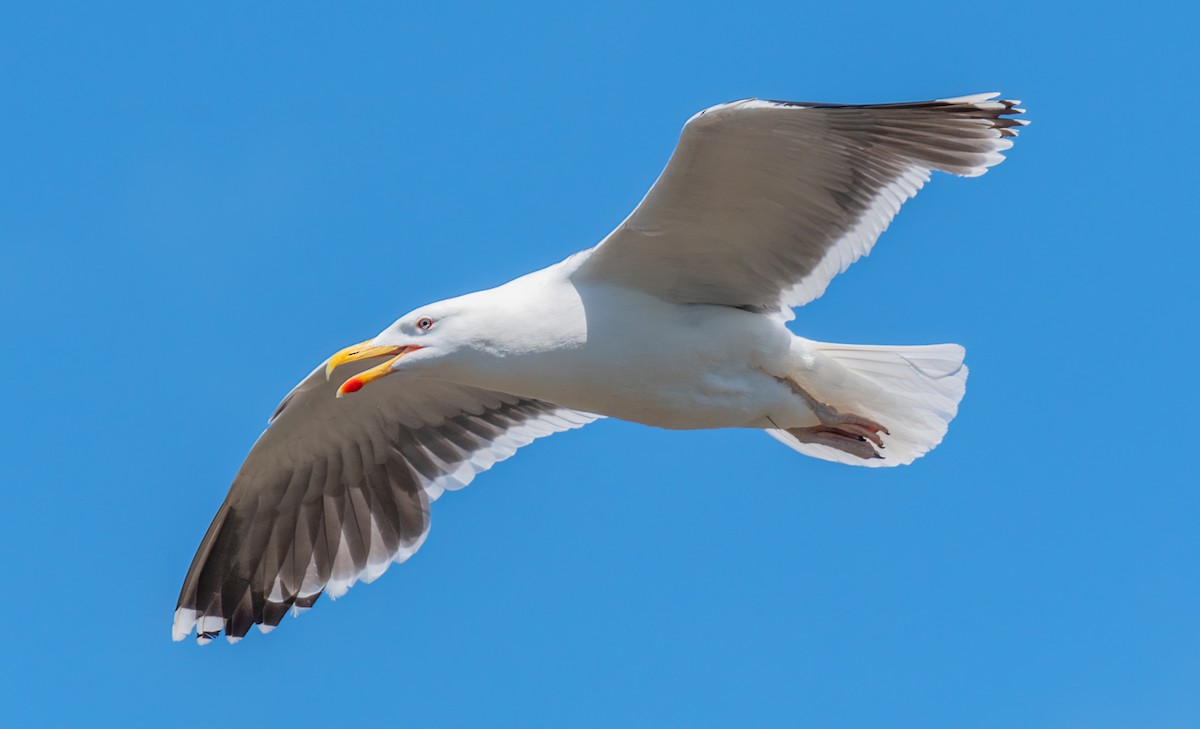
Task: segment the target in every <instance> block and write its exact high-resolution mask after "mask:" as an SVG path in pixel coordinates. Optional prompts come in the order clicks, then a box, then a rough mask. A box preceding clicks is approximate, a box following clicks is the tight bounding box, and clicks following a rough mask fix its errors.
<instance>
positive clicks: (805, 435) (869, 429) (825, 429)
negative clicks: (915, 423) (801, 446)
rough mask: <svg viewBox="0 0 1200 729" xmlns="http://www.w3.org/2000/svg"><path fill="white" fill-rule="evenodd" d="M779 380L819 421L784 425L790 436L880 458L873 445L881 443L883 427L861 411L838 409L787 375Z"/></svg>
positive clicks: (868, 456) (802, 440)
mask: <svg viewBox="0 0 1200 729" xmlns="http://www.w3.org/2000/svg"><path fill="white" fill-rule="evenodd" d="M779 380H780V381H781V382H783V383H784V384H785V385H787V386H788V389H790V390H791V391H792V392H794V393H796V394H797V395H799V396H800V397H802V398H803V399H804V401H805V402H806V403H807V404H808V407H809V408H810V409H811V410H812V411H813V413H815V414H816V416H817V419H818V420H820V421H821V424H820V425H814V426H812V427H810V428H788V431H787V432H789V433H791V434H792V436H793V437H795V438H796V439H797V440H799V441H800V442H801V443H817V444H820V445H826V446H829V447H831V448H837V449H838V450H840V451H844V452H846V453H849V454H850V455H852V456H858V457H859V458H883V456H881V455H879V451H877V450H875V447H876V446H878V447H879V448H883V447H884V445H883V438H882V436H880V433H883V434H885V435H886V434H887V433H888V429H887V428H885V427H884V426H883V425H880V424H879V423H876V422H875V421H874V420H871V419H870V418H864V417H862V416H861V415H854V414H852V413H839V412H838V411H837V408H835V407H833V406H832V405H829V404H827V403H823V402H821V401H820V400H818V399H816V398H815V397H813V396H812V395H810V394H809V393H808V391H807V390H805V389H804V388H803V387H801V386H800V384H799V383H797V382H796V381H795V380H793V379H791V378H789V377H781V378H779Z"/></svg>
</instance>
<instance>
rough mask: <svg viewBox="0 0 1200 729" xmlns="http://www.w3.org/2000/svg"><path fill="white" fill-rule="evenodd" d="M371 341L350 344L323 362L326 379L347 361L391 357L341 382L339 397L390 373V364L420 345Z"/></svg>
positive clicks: (391, 370)
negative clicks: (390, 345) (384, 345)
mask: <svg viewBox="0 0 1200 729" xmlns="http://www.w3.org/2000/svg"><path fill="white" fill-rule="evenodd" d="M373 341H375V340H373V339H368V340H367V341H365V342H359V343H358V344H352V345H350V346H349V347H346V348H345V349H343V350H342V351H340V352H338V353H337V354H335V355H333V356H332V357H330V358H329V362H327V363H326V364H325V379H327V380H328V379H329V377H330V375H332V374H333V371H334V370H335V369H337V368H338V367H340V366H342V365H344V364H346V363H347V362H357V361H359V360H363V359H370V358H371V357H389V356H390V357H391V359H389V360H388V361H386V362H384V363H383V364H381V365H376V366H375V367H372V368H371V369H369V370H364V371H362V372H360V373H358V374H357V375H355V376H353V377H351V378H350V379H348V380H346V381H345V382H343V383H342V386H341V387H339V388H338V391H337V396H338V397H341V396H342V395H345V394H346V393H348V392H358V391H359V390H361V389H363V386H364V385H366V384H367V383H370V382H374V381H375V380H378V379H379V378H380V377H383V376H384V375H390V374H391V373H392V372H394V371H395V370H393V369H392V365H393V364H395V363H396V361H397V360H399V359H400V358H401V357H403V356H404V355H406V354H408V353H409V352H415V351H416V350H418V349H421V347H419V346H416V345H407V346H403V347H375V346H372V345H371V343H372V342H373Z"/></svg>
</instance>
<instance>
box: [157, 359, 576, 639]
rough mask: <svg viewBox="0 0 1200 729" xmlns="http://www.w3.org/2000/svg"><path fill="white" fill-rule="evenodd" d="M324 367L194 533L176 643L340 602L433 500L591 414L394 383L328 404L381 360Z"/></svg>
mask: <svg viewBox="0 0 1200 729" xmlns="http://www.w3.org/2000/svg"><path fill="white" fill-rule="evenodd" d="M380 361H381V359H380V358H373V359H364V360H361V361H358V362H353V363H349V364H346V365H343V366H342V367H339V368H338V370H337V375H338V376H337V377H336V378H335V379H334V380H333V381H326V378H325V373H324V365H322V366H321V367H318V368H317V369H316V370H315V371H313V373H312V374H311V375H309V376H308V377H307V378H305V379H304V381H303V382H301V383H300V384H299V385H297V386H296V389H294V390H293V391H292V392H291V394H289V395H288V396H287V397H286V398H285V399H284V401H283V403H281V404H280V406H279V408H278V409H277V410H276V412H275V415H274V416H273V417H272V419H271V425H270V426H269V427H268V428H267V430H266V431H265V432H264V433H263V434H262V436H261V437H260V438H259V439H258V442H257V443H255V444H254V448H253V449H251V451H250V455H249V456H247V458H246V462H245V463H244V464H243V465H242V468H241V470H240V472H239V473H238V475H237V477H236V478H235V479H234V482H233V486H232V487H231V488H230V490H229V495H228V496H227V497H226V498H225V503H224V504H222V505H221V508H220V510H219V511H218V512H217V515H216V517H215V518H214V519H213V522H212V525H211V526H210V527H209V528H208V532H207V533H206V534H205V535H204V539H203V541H202V542H201V543H200V548H199V549H198V550H197V552H196V557H195V559H194V560H193V561H192V566H191V568H190V569H189V570H188V573H187V577H186V578H185V580H184V583H183V589H182V591H181V592H180V595H179V603H178V606H177V608H176V610H175V623H174V628H173V631H172V632H173V636H174V638H175V639H176V640H182V639H183V638H184V637H186V636H187V635H188V634H189V633H191V631H192V630H193V629H195V631H196V637H197V639H198V640H199V641H200V642H202V643H206V642H208V641H209V640H211V639H212V638H213V637H215V636H216V635H217V634H219V633H220V632H221V631H224V632H225V633H226V634H227V635H228V636H229V638H230V640H236V639H239V638H241V637H242V636H244V635H245V634H246V632H247V631H248V630H249V628H250V626H251V625H254V624H258V625H259V626H260V628H262V629H263V630H264V632H265V631H266V630H269V629H270V628H271V627H273V626H275V625H278V624H279V621H280V620H281V619H282V618H283V616H284V615H285V614H287V612H288V610H289V609H291V608H307V607H310V606H312V604H313V603H314V602H316V600H317V598H318V597H320V596H321V595H322V594H323V593H326V592H327V593H329V594H330V596H331V597H338V596H340V595H341V594H343V593H345V592H346V590H348V589H349V588H350V587H351V586H352V585H353V584H354V583H355V582H357V581H358V580H360V579H362V580H365V581H367V582H370V581H371V580H373V579H375V578H376V577H378V576H379V575H380V574H382V573H383V571H384V570H386V569H387V568H388V565H390V564H391V563H393V562H403V561H404V560H406V559H407V558H408V557H409V556H411V555H412V554H413V553H414V552H415V551H416V550H417V548H418V547H420V546H421V543H422V542H423V541H424V540H425V536H426V534H427V533H428V531H429V504H430V502H431V501H433V500H435V499H437V498H438V496H440V495H441V493H442V492H443V491H444V490H453V489H458V488H462V487H463V486H465V485H467V484H468V483H470V482H471V480H472V479H473V478H474V477H475V475H476V474H478V473H480V472H482V471H485V470H487V469H488V468H490V467H491V466H492V464H494V463H496V462H498V461H502V460H504V459H505V458H508V457H509V456H511V455H512V454H513V453H515V452H516V450H517V449H518V448H520V447H521V446H523V445H525V444H527V443H529V442H531V441H532V440H534V439H535V438H540V437H542V436H545V435H550V434H551V433H556V432H559V431H563V430H567V429H570V428H578V427H580V426H582V425H585V424H587V423H590V422H591V421H593V420H595V419H596V416H594V415H590V414H587V413H581V412H577V411H574V410H567V409H565V408H560V407H558V406H556V405H553V404H551V403H547V402H543V401H541V400H531V399H525V398H519V397H516V396H514V395H509V394H506V393H502V392H495V391H491V390H482V389H479V388H472V387H465V386H462V385H457V384H454V383H448V382H442V381H438V380H427V379H424V378H410V377H405V376H402V375H394V376H392V377H387V378H384V379H381V380H380V381H378V382H376V383H375V384H373V385H372V386H371V388H370V390H368V391H367V392H364V393H360V394H357V395H355V396H353V397H344V398H337V397H335V393H336V391H337V388H338V386H339V385H340V384H341V383H342V382H344V381H345V380H346V379H347V378H348V377H349V376H353V375H355V374H358V373H359V372H361V371H363V370H365V369H367V368H368V367H371V366H374V365H376V364H379V362H380Z"/></svg>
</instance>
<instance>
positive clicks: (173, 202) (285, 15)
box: [0, 2, 1200, 727]
mask: <svg viewBox="0 0 1200 729" xmlns="http://www.w3.org/2000/svg"><path fill="white" fill-rule="evenodd" d="M102 5H103V7H102ZM165 5H166V4H160V3H143V4H135V3H123V4H121V3H113V4H107V3H106V4H98V3H97V4H93V3H78V4H64V3H38V4H36V8H35V5H34V4H26V5H24V6H22V7H17V6H13V7H9V8H8V9H6V10H5V12H4V19H3V22H2V23H0V89H2V94H3V109H4V111H3V114H2V115H0V133H2V135H3V139H4V143H3V144H2V145H0V179H2V180H3V189H4V194H3V195H0V335H2V336H3V341H5V342H7V343H8V345H7V350H6V355H7V356H5V357H4V358H3V365H0V366H3V367H4V368H5V371H6V375H7V379H8V381H9V383H10V384H9V387H8V395H7V397H6V400H7V405H6V408H5V412H6V413H7V414H8V417H6V418H4V419H3V421H2V422H0V430H2V432H0V442H2V443H3V446H2V448H3V451H2V452H3V461H2V462H0V468H2V469H3V470H2V474H3V476H2V478H3V484H4V486H5V487H6V488H5V496H6V514H7V515H8V517H9V519H8V524H7V525H6V528H5V529H4V530H3V531H2V532H0V534H2V536H0V540H2V541H0V546H2V547H3V553H4V554H5V555H6V556H7V558H8V565H9V568H8V584H9V587H8V595H7V599H5V600H4V601H3V606H2V607H0V617H2V618H3V622H4V625H5V626H7V630H6V631H5V637H4V644H3V649H2V655H3V657H4V660H3V662H2V663H3V666H4V669H3V670H4V671H5V672H6V673H7V674H8V675H7V676H5V677H4V679H3V681H0V698H2V701H0V704H2V705H3V706H4V707H5V708H4V709H3V712H4V714H5V716H6V719H8V720H14V721H15V723H13V725H14V726H16V725H18V724H20V725H30V723H33V724H42V725H51V724H58V725H68V724H82V723H84V722H90V723H99V724H105V723H116V722H118V721H120V722H122V723H124V724H126V725H130V724H146V725H149V724H153V725H162V722H168V721H169V722H170V723H171V724H173V725H175V726H199V725H204V726H212V725H213V722H214V721H219V722H222V723H225V724H226V725H231V726H232V725H241V724H245V725H249V724H259V725H261V724H264V723H265V722H273V723H278V722H307V721H314V722H316V724H317V725H320V724H326V723H329V722H332V721H337V722H360V721H376V722H383V721H386V722H388V723H389V724H390V725H398V726H412V727H429V726H437V727H480V726H555V727H561V726H582V727H587V726H614V725H623V726H664V725H667V726H731V725H733V726H736V725H754V726H821V727H880V726H888V727H910V726H911V727H966V726H969V727H1014V726H1037V727H1078V726H1088V727H1127V726H1135V725H1136V726H1155V727H1183V726H1195V725H1197V724H1198V723H1200V694H1198V693H1197V691H1196V686H1197V685H1198V682H1200V629H1198V627H1197V626H1198V624H1200V622H1198V621H1197V613H1198V611H1200V580H1198V578H1200V570H1198V569H1197V556H1198V554H1200V549H1198V548H1200V538H1198V536H1197V530H1196V524H1197V517H1198V516H1200V514H1198V511H1200V509H1198V507H1200V496H1198V494H1197V489H1196V485H1195V477H1194V476H1190V477H1189V474H1188V471H1189V470H1190V469H1191V468H1192V466H1193V461H1194V460H1195V454H1196V452H1197V450H1196V439H1197V436H1198V435H1200V433H1198V430H1200V429H1198V427H1197V419H1196V406H1197V404H1198V403H1197V397H1196V385H1195V382H1194V380H1195V367H1196V361H1197V354H1198V352H1197V347H1196V344H1195V341H1194V337H1195V332H1196V324H1195V315H1196V304H1195V301H1196V295H1195V290H1194V288H1191V287H1192V286H1194V284H1193V283H1192V279H1193V278H1194V276H1195V271H1196V270H1197V264H1198V263H1200V257H1198V256H1197V248H1196V234H1195V223H1194V210H1195V199H1194V198H1195V190H1196V183H1195V178H1194V174H1195V173H1194V170H1195V168H1196V162H1197V154H1196V145H1195V142H1194V141H1193V140H1192V138H1191V137H1192V134H1193V126H1194V119H1195V118H1196V116H1197V112H1198V111H1200V110H1198V109H1197V103H1196V97H1195V94H1194V92H1193V91H1192V90H1191V89H1190V88H1189V84H1191V83H1192V76H1194V71H1195V68H1196V57H1195V51H1194V50H1190V51H1189V50H1185V49H1186V48H1188V47H1193V48H1194V45H1193V42H1194V39H1192V38H1191V37H1190V28H1191V27H1192V26H1193V25H1194V22H1195V20H1196V18H1195V15H1194V10H1191V9H1187V8H1185V6H1184V5H1183V4H1182V3H1180V4H1178V5H1175V6H1173V7H1172V6H1170V5H1167V4H1159V3H1153V2H1150V3H1138V4H1136V5H1117V4H1104V3H1099V4H1092V5H1090V6H1088V8H1087V9H1086V10H1083V9H1082V8H1080V9H1074V7H1073V6H1071V5H1070V4H1066V3H1063V4H1052V3H1051V4H1047V3H1042V2H1036V3H1034V2H1029V3H1025V2H1011V3H1005V4H1003V5H1001V6H997V5H995V4H986V3H984V4H980V3H948V4H945V5H938V4H925V3H915V4H914V3H823V4H807V3H769V2H739V3H728V4H727V5H721V4H714V3H674V4H672V3H604V4H596V5H593V6H579V5H574V4H564V3H524V4H520V5H511V4H507V5H504V6H494V7H481V6H474V5H470V4H462V3H454V2H445V3H436V4H420V5H419V6H415V7H405V6H404V5H402V4H400V3H360V4H355V5H353V6H352V7H351V6H345V7H339V8H334V9H330V8H328V7H318V6H317V5H315V4H311V5H310V4H297V3H258V4H255V7H254V8H252V9H248V8H245V7H238V6H236V5H233V4H230V5H225V4H221V3H192V4H182V3H173V4H170V5H171V7H165ZM405 5H410V4H405ZM989 90H998V91H1003V92H1004V93H1005V94H1006V95H1008V96H1015V97H1017V98H1021V99H1023V100H1024V101H1025V105H1026V106H1027V108H1028V109H1029V117H1030V118H1031V119H1032V120H1033V124H1032V126H1030V127H1029V128H1028V130H1026V132H1025V133H1024V134H1023V136H1022V137H1021V139H1020V140H1019V142H1018V144H1017V146H1016V148H1015V149H1014V150H1013V151H1012V153H1011V155H1010V159H1009V161H1008V162H1006V163H1005V164H1004V165H1002V166H1001V167H999V168H997V169H995V170H993V171H992V172H991V173H989V174H988V175H987V176H986V177H983V178H981V179H978V180H957V179H953V178H950V177H945V176H941V177H938V178H935V179H934V181H933V183H932V184H931V185H929V186H928V187H927V188H926V190H925V191H924V192H923V193H922V194H921V195H920V196H919V197H918V198H917V199H916V200H915V201H914V202H912V203H910V204H909V205H908V206H906V208H905V209H904V211H903V212H902V213H901V215H900V216H899V217H898V218H897V220H896V222H895V223H894V224H893V226H892V229H891V230H890V231H889V232H888V233H887V234H886V235H885V236H884V238H883V239H882V240H881V242H880V244H879V245H878V246H877V247H876V249H875V252H874V253H873V254H872V256H871V257H870V258H869V259H866V260H864V261H862V262H860V263H859V264H858V265H856V266H855V267H854V268H852V269H851V270H850V271H849V272H848V273H847V274H845V275H844V276H842V277H840V278H839V279H838V280H836V281H835V282H834V283H833V285H832V286H831V287H830V289H829V291H828V293H827V294H826V295H825V297H824V298H822V299H821V300H819V301H817V302H816V303H814V304H812V305H810V306H809V307H807V308H805V309H803V310H802V311H801V312H800V313H799V317H798V318H797V320H796V322H795V323H794V328H795V330H796V331H797V332H799V333H802V334H804V335H805V336H808V337H811V338H814V339H824V340H830V341H846V342H872V343H909V344H917V343H928V342H940V341H957V342H961V343H962V344H964V345H965V346H966V347H967V351H968V362H969V364H970V365H971V367H972V374H971V380H970V383H969V386H968V391H967V396H966V399H965V401H964V403H963V408H962V410H961V413H960V415H959V417H958V419H957V420H956V421H955V422H954V424H953V426H952V427H951V430H950V433H949V436H948V437H947V439H946V441H945V442H944V443H943V444H942V446H941V447H940V448H939V449H938V450H937V451H935V452H934V453H933V454H932V455H930V456H929V457H927V458H925V459H923V460H921V461H919V462H918V463H917V464H916V465H914V466H911V467H908V468H902V469H895V470H889V471H878V470H869V469H853V468H848V467H842V466H836V465H833V464H827V463H823V462H818V461H815V460H811V459H806V458H804V457H802V456H800V455H798V454H796V453H793V452H791V451H790V450H788V449H786V448H784V447H782V446H780V445H779V444H778V443H776V442H774V441H773V440H771V439H769V438H767V437H766V436H764V435H762V434H759V433H754V432H729V431H723V432H698V433H676V432H665V431H658V430H652V429H648V428H644V427H640V426H634V425H629V424H624V423H619V422H612V421H606V422H602V423H599V424H596V425H593V426H589V427H588V428H585V429H583V430H581V431H578V432H572V433H567V434H563V435H560V436H556V437H554V438H552V439H548V440H546V441H541V442H538V443H536V444H534V445H532V446H530V447H529V448H528V449H527V450H525V451H523V452H522V453H521V454H520V455H519V456H518V457H516V458H514V459H513V460H511V461H509V462H506V463H504V464H502V465H500V466H498V467H497V468H496V469H495V470H494V471H492V472H490V473H488V474H486V475H485V476H484V477H482V478H480V479H479V480H478V481H477V482H476V483H475V484H474V485H472V486H471V487H470V489H468V490H467V491H465V492H461V493H456V494H450V495H448V496H447V497H446V498H443V499H442V500H441V501H439V502H438V503H437V504H436V507H435V510H434V526H433V530H432V534H431V536H430V539H429V541H428V543H427V544H426V545H425V547H424V548H423V549H422V551H421V552H420V553H419V554H418V555H417V556H416V557H415V558H414V559H412V560H411V561H410V562H408V563H407V564H405V565H403V566H402V567H399V568H394V569H393V570H391V571H390V572H389V573H388V574H387V575H386V576H385V577H384V578H382V579H381V580H379V581H378V582H376V583H375V584H372V585H369V586H359V587H357V588H355V589H354V590H353V591H352V592H351V593H350V594H349V595H348V596H347V597H346V598H344V599H342V600H339V601H338V602H337V603H336V604H332V603H328V602H325V601H322V603H321V604H319V605H318V608H317V609H315V610H313V611H311V612H309V613H307V614H305V615H304V616H302V617H300V618H299V619H290V618H289V619H288V620H287V622H286V623H285V624H284V625H283V626H282V627H281V629H280V630H278V631H276V632H274V633H272V634H271V635H270V636H265V637H264V636H260V635H257V634H254V635H251V636H250V638H249V639H247V640H246V641H244V642H242V643H240V644H239V645H237V646H233V647H231V646H228V645H226V644H225V643H224V642H223V641H222V642H220V643H219V644H214V645H212V646H209V647H207V648H204V649H201V648H198V647H197V646H195V645H194V644H192V643H190V642H188V643H184V644H175V643H172V642H171V641H170V635H169V624H170V618H171V613H172V609H173V607H174V601H175V598H176V595H177V594H178V589H179V585H180V582H181V580H182V578H183V575H184V571H185V570H186V568H187V565H188V563H189V561H190V560H191V557H192V553H193V551H194V549H195V547H196V545H197V543H198V542H199V539H200V537H201V535H202V534H203V532H204V529H205V528H206V526H207V525H208V522H209V520H210V518H211V517H212V514H213V513H214V511H215V509H216V508H217V506H218V505H219V504H220V502H221V500H222V498H223V497H224V494H225V491H226V489H227V487H228V484H229V481H230V479H231V478H232V476H233V475H234V473H235V472H236V470H237V468H238V466H239V464H240V463H241V459H242V458H243V456H244V455H245V453H246V451H247V449H248V448H249V446H250V445H251V443H252V442H253V441H254V438H255V437H256V436H257V434H258V433H259V431H260V430H261V429H262V427H263V425H264V423H265V419H266V417H267V415H269V414H270V412H271V411H272V409H273V408H274V406H275V404H276V403H277V401H278V400H279V399H280V397H281V396H282V395H283V394H284V393H286V392H287V390H288V389H289V388H290V387H291V386H292V384H293V383H294V382H295V381H297V380H298V379H299V378H301V377H302V376H303V375H305V374H306V373H307V372H308V371H309V370H310V369H311V367H312V366H313V365H314V364H315V363H316V362H318V361H320V360H321V359H322V358H323V357H325V356H327V355H328V354H329V353H331V352H333V351H335V350H336V349H338V348H340V347H342V346H344V345H345V344H348V343H350V342H354V341H358V340H360V339H363V338H364V337H366V336H369V335H372V334H374V333H376V332H377V331H378V330H380V329H381V328H382V327H384V326H385V325H387V324H388V323H389V322H391V320H392V319H393V318H394V317H395V316H397V315H399V314H401V313H403V312H406V311H408V310H409V309H411V308H412V307H414V306H416V305H419V304H421V303H425V302H428V301H432V300H435V299H439V298H444V297H447V296H451V295H455V294H459V293H463V292H466V291H471V290H475V289H478V288H482V287H486V286H491V285H495V284H498V283H501V282H503V281H505V280H508V279H509V278H512V277H514V276H516V275H519V274H521V273H524V272H526V271H528V270H531V269H533V268H536V267H540V266H543V265H547V264H549V263H552V262H554V261H556V260H559V259H561V258H563V257H565V256H566V255H568V254H569V253H571V252H574V251H576V250H578V249H581V248H583V247H586V246H590V245H592V244H593V243H594V242H596V241H597V240H599V239H600V238H601V237H602V236H603V235H604V234H605V233H606V232H607V231H608V230H609V229H610V228H611V227H612V226H614V225H615V224H616V223H618V222H619V221H620V220H621V219H622V218H623V217H624V216H625V214H626V213H627V212H628V210H629V209H630V208H631V207H632V206H633V205H634V204H636V202H637V201H638V200H639V199H640V197H641V195H642V194H643V193H644V191H645V190H646V188H647V187H648V185H649V184H650V183H651V182H652V181H653V180H654V178H655V176H656V175H657V174H658V172H659V170H660V168H661V166H662V165H663V164H664V162H665V161H666V159H667V156H668V155H669V154H670V151H671V149H672V146H673V144H674V141H675V138H676V135H677V134H678V131H679V128H680V127H681V125H682V124H683V122H684V121H685V120H686V119H687V118H688V117H689V116H690V115H691V114H692V113H694V112H695V111H697V110H699V109H701V108H703V107H705V106H708V105H711V104H714V103H718V102H722V101H727V100H731V99H737V98H744V97H749V96H758V97H766V98H780V99H804V100H822V101H844V102H872V101H897V100H908V99H923V98H930V97H941V96H948V95H956V94H966V93H971V92H977V91H989Z"/></svg>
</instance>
